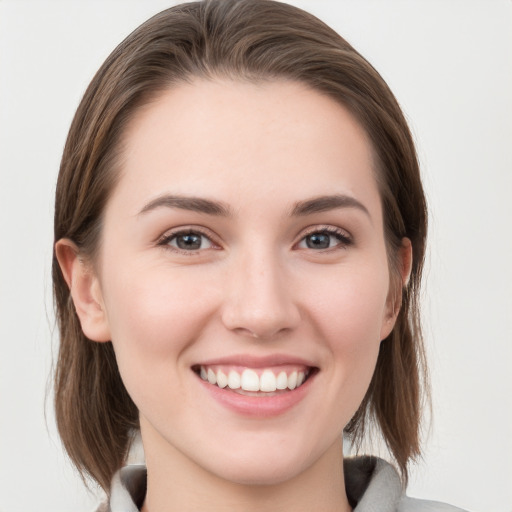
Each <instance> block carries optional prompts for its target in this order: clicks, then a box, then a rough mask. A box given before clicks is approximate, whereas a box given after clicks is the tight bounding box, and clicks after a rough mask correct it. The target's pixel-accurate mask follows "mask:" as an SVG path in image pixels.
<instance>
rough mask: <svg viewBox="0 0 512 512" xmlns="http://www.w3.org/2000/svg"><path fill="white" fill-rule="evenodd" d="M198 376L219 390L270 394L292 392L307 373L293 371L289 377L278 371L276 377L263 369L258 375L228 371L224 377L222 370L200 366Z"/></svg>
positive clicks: (268, 370)
mask: <svg viewBox="0 0 512 512" xmlns="http://www.w3.org/2000/svg"><path fill="white" fill-rule="evenodd" d="M199 375H200V377H201V379H203V380H204V381H208V382H209V383H210V384H213V385H217V386H219V387H220V388H225V387H228V388H230V389H240V388H241V389H243V390H244V391H255V392H258V391H262V392H266V393H272V392H274V391H276V390H285V389H290V390H293V389H295V388H298V387H299V386H301V385H302V384H303V383H304V381H305V380H306V377H307V375H308V372H304V371H297V370H293V371H292V372H291V373H290V374H289V375H288V374H287V373H286V372H285V371H280V372H279V373H278V374H277V375H276V374H275V373H274V372H273V371H272V370H271V369H265V370H263V372H262V373H261V375H258V373H256V371H255V370H252V369H250V368H246V369H245V370H244V371H243V372H242V374H240V373H238V372H237V371H236V370H230V371H229V373H228V374H227V375H226V373H225V372H223V371H222V370H220V369H219V370H217V371H216V372H215V371H214V370H213V369H212V368H208V369H206V368H205V367H204V366H201V367H200V369H199Z"/></svg>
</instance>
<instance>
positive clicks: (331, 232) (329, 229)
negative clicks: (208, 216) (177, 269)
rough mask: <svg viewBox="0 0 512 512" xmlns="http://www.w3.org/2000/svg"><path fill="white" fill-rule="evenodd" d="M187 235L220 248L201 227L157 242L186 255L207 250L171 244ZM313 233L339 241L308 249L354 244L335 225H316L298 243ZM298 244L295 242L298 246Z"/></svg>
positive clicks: (323, 250)
mask: <svg viewBox="0 0 512 512" xmlns="http://www.w3.org/2000/svg"><path fill="white" fill-rule="evenodd" d="M185 235H196V236H197V235H199V236H200V237H204V238H206V239H207V240H208V241H209V242H210V243H211V244H212V246H213V247H208V248H207V249H212V248H218V244H216V243H215V242H214V241H213V239H212V238H213V237H212V236H211V234H209V233H207V232H205V231H203V230H201V229H199V228H195V227H194V228H187V229H181V230H178V231H173V232H171V233H168V234H166V235H164V236H163V237H161V238H160V240H159V241H158V242H157V245H158V246H160V247H164V248H166V249H170V250H172V251H174V252H177V253H179V254H184V255H186V256H194V255H198V254H199V253H200V251H202V250H206V249H201V248H199V249H193V250H185V249H180V248H179V247H173V246H171V245H170V244H171V242H172V241H173V240H175V239H177V238H178V237H179V236H185ZM311 235H328V236H333V237H335V238H336V239H337V240H338V243H337V244H335V245H334V246H332V247H328V248H326V249H318V250H315V249H312V248H311V247H308V248H306V249H311V250H313V251H315V252H325V251H332V250H336V249H346V248H347V247H349V246H351V245H353V240H352V237H351V236H350V235H349V234H348V233H347V232H346V231H345V230H342V229H340V228H335V227H333V226H315V228H311V229H310V230H309V231H307V232H306V233H305V234H304V235H303V236H302V238H301V239H300V240H299V242H298V244H300V243H302V242H303V241H304V240H306V239H307V238H308V237H310V236H311ZM298 244H295V246H297V245H298Z"/></svg>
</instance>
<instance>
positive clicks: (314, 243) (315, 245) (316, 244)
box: [306, 233, 330, 249]
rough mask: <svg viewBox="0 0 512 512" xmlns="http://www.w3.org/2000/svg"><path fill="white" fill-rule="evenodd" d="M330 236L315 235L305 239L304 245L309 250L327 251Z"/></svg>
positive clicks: (323, 234)
mask: <svg viewBox="0 0 512 512" xmlns="http://www.w3.org/2000/svg"><path fill="white" fill-rule="evenodd" d="M329 242H330V236H329V235H326V234H325V233H315V234H314V235H309V236H308V237H307V238H306V245H307V246H308V248H309V249H328V248H329Z"/></svg>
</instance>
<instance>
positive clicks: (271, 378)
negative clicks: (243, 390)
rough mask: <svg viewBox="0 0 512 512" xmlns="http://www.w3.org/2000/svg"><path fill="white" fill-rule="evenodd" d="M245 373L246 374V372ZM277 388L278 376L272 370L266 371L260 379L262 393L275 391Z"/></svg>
mask: <svg viewBox="0 0 512 512" xmlns="http://www.w3.org/2000/svg"><path fill="white" fill-rule="evenodd" d="M244 373H245V372H244ZM276 388H277V383H276V376H275V375H274V373H273V372H272V371H270V370H265V371H264V372H263V373H262V374H261V377H260V389H259V390H260V391H275V390H276Z"/></svg>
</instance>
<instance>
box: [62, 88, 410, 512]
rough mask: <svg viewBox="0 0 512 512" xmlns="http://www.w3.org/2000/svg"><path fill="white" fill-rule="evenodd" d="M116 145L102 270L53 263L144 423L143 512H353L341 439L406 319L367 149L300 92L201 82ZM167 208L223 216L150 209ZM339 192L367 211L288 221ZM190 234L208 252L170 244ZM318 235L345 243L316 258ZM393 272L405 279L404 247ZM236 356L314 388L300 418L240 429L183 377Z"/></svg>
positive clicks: (65, 243) (145, 114)
mask: <svg viewBox="0 0 512 512" xmlns="http://www.w3.org/2000/svg"><path fill="white" fill-rule="evenodd" d="M124 147H125V151H124V155H123V160H122V173H121V177H120V180H119V182H118V184H117V186H116V188H115V189H114V191H113V194H112V196H111V198H110V199H109V202H108V204H107V207H106V211H105V214H104V228H103V232H102V238H101V248H100V252H99V256H98V259H97V261H95V262H94V265H92V264H90V263H88V262H84V261H83V260H81V259H79V258H78V256H77V251H76V248H75V247H74V245H73V243H72V242H70V241H69V240H61V241H60V242H59V243H58V244H57V254H58V257H59V261H60V263H61V266H62V268H63V271H64V274H65V275H66V278H67V280H68V283H69V285H70V287H71V292H72V297H73V300H74V302H75V306H76V309H77V312H78V315H79V317H80V320H81V323H82V328H83V330H84V332H85V334H86V335H87V336H88V337H89V338H90V339H92V340H95V341H97V342H106V341H109V340H112V343H113V346H114V349H115V352H116V357H117V360H118V365H119V370H120V372H121V376H122V378H123V381H124V383H125V386H126V388H127V390H128V392H129V393H130V395H131V397H132V399H133V400H134V402H135V404H136V405H137V407H138V409H139V411H140V424H141V433H142V439H143V443H144V449H145V454H146V462H147V467H148V491H147V496H146V501H145V504H144V508H143V510H144V511H146V512H148V511H151V512H154V511H160V512H165V511H171V510H181V511H192V510H203V509H207V510H213V511H216V510H218V511H221V510H235V509H236V510H243V511H253V510H254V511H256V510H258V511H260V510H278V511H279V510H283V511H284V510H295V511H299V512H300V511H306V510H308V511H309V510H314V509H316V510H323V511H346V510H350V506H349V504H348V500H347V497H346V494H345V488H344V481H343V467H342V458H343V453H342V443H341V434H342V431H343V428H344V426H345V425H346V424H347V423H348V421H349V420H350V418H351V417H352V415H353V414H354V412H355V411H356V409H357V407H358V406H359V404H360V403H361V401H362V399H363V397H364V395H365V392H366V390H367V388H368V385H369V383H370V380H371V377H372V374H373V371H374V368H375V364H376V360H377V355H378V350H379V345H380V342H381V340H382V339H384V338H385V337H387V336H388V334H389V333H390V332H391V329H392V328H393V325H394V322H395V319H396V314H397V313H398V311H397V307H396V301H395V300H394V299H393V297H394V296H395V293H394V290H392V289H391V287H390V282H391V281H392V279H391V276H390V272H389V268H388V255H387V253H386V243H385V239H384V232H383V219H382V211H381V201H380V197H379V192H378V188H377V183H376V180H375V172H376V170H375V168H374V162H373V158H372V150H371V146H370V143H369V141H368V139H367V137H366V134H365V133H364V131H363V130H362V128H361V127H360V126H359V125H358V123H357V122H356V121H355V120H354V118H353V117H352V116H351V115H350V114H349V113H348V111H347V110H346V109H345V108H344V107H342V106H341V105H339V104H337V103H336V102H334V101H333V100H332V99H329V98H327V97H325V96H322V95H321V94H319V93H318V92H316V91H312V90H310V89H308V88H307V87H306V86H303V85H301V84H296V83H290V82H270V83H261V84H249V83H246V82H234V81H223V80H216V81H200V80H197V81H195V82H194V83H192V84H186V85H185V84H184V85H180V86H175V87H173V88H172V89H171V90H169V91H167V92H165V93H164V94H162V95H161V96H160V97H159V98H157V100H156V101H154V102H152V103H151V104H149V105H147V106H145V107H143V109H142V110H141V111H139V113H138V114H137V115H136V116H135V118H134V120H133V121H132V123H131V125H130V127H129V129H128V131H127V133H126V134H125V139H124ZM165 194H170V195H173V196H176V195H180V196H193V197H197V198H205V199H208V200H214V201H218V202H222V204H223V205H224V206H225V207H226V208H227V209H229V211H230V215H228V216H222V215H212V214H209V213H205V212H197V211H190V210H186V209H183V208H178V207H175V206H174V207H171V206H169V204H167V205H165V204H160V205H159V206H155V203H154V201H155V199H158V198H161V197H162V195H165ZM333 194H338V195H343V196H346V197H349V198H351V200H352V202H353V203H354V201H353V200H355V201H357V203H358V204H359V205H360V206H354V204H348V205H347V204H345V205H343V206H338V207H335V208H334V207H331V208H328V209H326V210H325V211H319V212H313V213H309V214H303V215H290V212H291V211H292V210H293V208H294V206H295V205H296V204H297V203H298V202H301V201H302V202H303V201H307V200H310V199H312V198H317V197H320V196H331V195H333ZM152 202H153V204H152V206H148V205H151V203H152ZM164 202H165V201H164ZM160 203H162V201H160ZM167 203H169V201H167ZM144 210H145V211H144ZM183 228H186V229H188V230H193V231H195V232H198V231H199V232H201V233H203V234H204V235H206V236H203V237H202V238H201V237H200V238H198V240H200V242H201V244H202V245H201V247H200V248H199V249H194V250H190V249H185V250H184V249H179V248H178V245H177V242H178V239H177V238H169V235H171V234H172V233H173V232H175V231H176V230H178V231H179V230H180V229H183ZM326 229H331V230H332V229H335V230H338V232H339V233H341V235H342V238H341V239H339V238H337V237H336V235H332V234H327V236H326V238H325V237H324V238H322V240H324V241H325V240H327V242H328V245H329V247H328V248H316V246H313V248H311V247H310V246H308V243H309V242H311V240H312V239H311V233H320V234H322V233H324V231H325V230H326ZM308 236H309V238H308ZM165 237H167V239H166V240H164V238H165ZM180 240H181V241H183V238H181V239H180ZM347 240H348V241H347ZM400 258H401V267H402V276H401V279H402V281H403V282H405V281H406V279H407V275H408V272H409V269H410V244H408V243H407V241H406V240H405V241H404V245H403V249H402V251H401V253H400ZM232 354H237V355H240V356H241V357H245V356H254V357H259V356H262V357H263V356H264V357H266V356H269V357H273V356H275V355H276V354H279V355H281V356H283V357H285V358H286V357H300V358H302V359H305V360H306V361H307V362H308V364H310V365H311V366H314V367H316V368H317V369H318V373H317V374H316V375H315V376H314V379H311V382H310V383H309V387H308V389H307V393H305V394H304V396H303V398H302V399H301V400H300V401H299V402H298V403H297V404H295V405H294V406H293V407H291V408H290V409H288V410H286V411H284V412H283V413H281V414H277V415H274V416H271V417H258V416H250V417H248V416H245V415H243V414H239V413H238V412H235V411H232V410H230V409H229V408H226V407H225V406H224V405H222V404H219V403H218V402H217V401H216V400H214V399H213V398H212V396H211V395H210V393H209V392H207V391H205V384H204V383H203V382H202V381H201V380H200V379H199V378H198V376H197V375H196V374H195V373H194V372H193V371H192V369H191V368H192V367H193V366H194V365H197V364H199V363H201V362H203V361H208V360H212V359H215V358H219V357H228V356H231V355H232Z"/></svg>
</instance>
